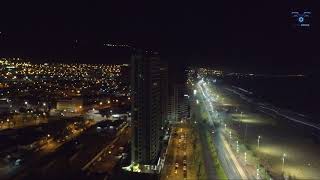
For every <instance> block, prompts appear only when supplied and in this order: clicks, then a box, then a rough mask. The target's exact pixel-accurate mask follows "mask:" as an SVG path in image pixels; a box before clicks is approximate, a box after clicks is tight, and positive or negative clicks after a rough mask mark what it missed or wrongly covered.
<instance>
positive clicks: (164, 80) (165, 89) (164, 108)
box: [160, 62, 169, 135]
mask: <svg viewBox="0 0 320 180" xmlns="http://www.w3.org/2000/svg"><path fill="white" fill-rule="evenodd" d="M160 88H161V93H160V101H161V129H162V132H163V133H164V132H165V131H164V127H165V126H166V124H167V122H168V98H169V94H168V93H169V86H168V64H167V63H164V62H162V63H161V66H160ZM162 135H163V134H162Z"/></svg>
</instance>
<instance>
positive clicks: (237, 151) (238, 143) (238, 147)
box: [237, 141, 239, 153]
mask: <svg viewBox="0 0 320 180" xmlns="http://www.w3.org/2000/svg"><path fill="white" fill-rule="evenodd" d="M237 153H239V142H238V141H237Z"/></svg>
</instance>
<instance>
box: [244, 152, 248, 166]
mask: <svg viewBox="0 0 320 180" xmlns="http://www.w3.org/2000/svg"><path fill="white" fill-rule="evenodd" d="M244 163H245V164H247V152H244Z"/></svg>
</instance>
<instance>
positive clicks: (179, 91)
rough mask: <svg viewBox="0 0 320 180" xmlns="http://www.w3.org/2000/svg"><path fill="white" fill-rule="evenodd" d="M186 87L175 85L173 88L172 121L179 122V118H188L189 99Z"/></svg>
mask: <svg viewBox="0 0 320 180" xmlns="http://www.w3.org/2000/svg"><path fill="white" fill-rule="evenodd" d="M187 94H188V92H187V87H186V86H185V85H184V84H176V85H174V87H173V111H174V120H175V121H180V120H181V118H186V117H189V109H190V107H189V99H188V96H186V95H187Z"/></svg>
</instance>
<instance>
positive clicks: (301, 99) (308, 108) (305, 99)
mask: <svg viewBox="0 0 320 180" xmlns="http://www.w3.org/2000/svg"><path fill="white" fill-rule="evenodd" d="M224 81H225V82H227V83H228V84H231V85H234V86H237V87H241V88H243V89H246V90H248V91H251V92H253V96H254V97H256V98H259V99H261V100H262V101H264V102H268V103H271V104H273V105H275V106H277V107H281V108H286V109H289V110H292V111H295V112H297V113H301V114H304V115H307V116H308V117H310V118H311V119H313V120H316V121H318V122H320V119H319V118H320V77H317V76H304V77H254V78H239V79H238V78H236V79H235V78H232V79H229V78H227V79H225V80H224Z"/></svg>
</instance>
